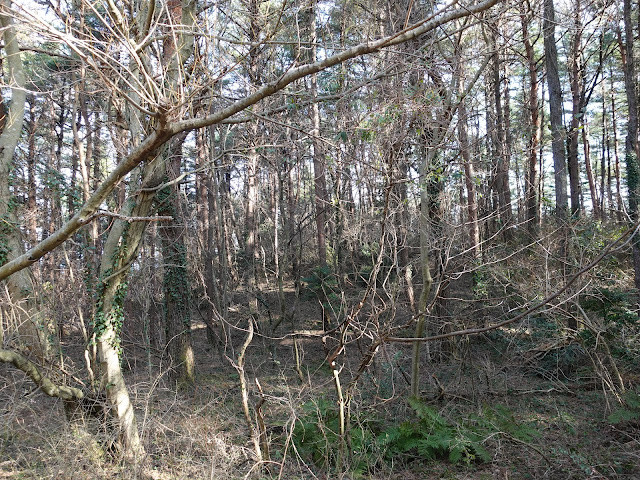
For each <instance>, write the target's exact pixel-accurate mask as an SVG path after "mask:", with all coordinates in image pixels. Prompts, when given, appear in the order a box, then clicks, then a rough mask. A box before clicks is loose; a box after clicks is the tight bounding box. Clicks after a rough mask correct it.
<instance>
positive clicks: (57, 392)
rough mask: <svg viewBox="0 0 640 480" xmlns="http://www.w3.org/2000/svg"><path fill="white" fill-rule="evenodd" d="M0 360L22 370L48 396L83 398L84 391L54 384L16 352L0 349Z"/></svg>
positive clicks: (70, 398) (68, 398)
mask: <svg viewBox="0 0 640 480" xmlns="http://www.w3.org/2000/svg"><path fill="white" fill-rule="evenodd" d="M0 362H3V363H11V364H12V365H13V366H14V367H16V368H17V369H19V370H22V371H23V372H24V373H25V374H26V375H27V376H28V377H29V378H31V380H33V381H34V382H35V383H36V385H38V387H40V390H42V391H43V392H44V393H46V394H47V395H49V396H50V397H57V398H61V399H62V400H67V401H68V400H80V399H82V398H84V393H83V392H82V390H80V389H79V388H74V387H67V386H66V385H56V384H55V383H53V382H52V381H51V380H50V379H49V378H47V377H45V376H44V375H42V373H40V369H39V368H38V366H37V365H36V364H35V363H33V362H32V361H31V360H29V359H27V358H26V357H24V356H23V355H20V354H19V353H18V352H14V351H12V350H5V349H0Z"/></svg>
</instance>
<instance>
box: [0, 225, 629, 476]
mask: <svg viewBox="0 0 640 480" xmlns="http://www.w3.org/2000/svg"><path fill="white" fill-rule="evenodd" d="M624 230H625V228H624V227H619V226H612V225H601V224H599V223H597V222H591V221H586V220H585V221H582V222H581V223H576V224H574V226H573V227H572V229H571V230H570V231H569V232H568V233H567V232H565V233H564V235H566V237H565V238H567V243H566V244H567V251H568V252H569V253H568V255H567V257H566V259H562V258H560V257H559V256H558V244H559V237H558V235H560V234H561V233H559V232H557V231H554V232H548V233H545V232H542V233H541V235H540V237H539V239H538V240H535V241H532V240H531V239H530V237H528V235H526V234H524V233H522V234H516V235H515V236H514V237H513V238H511V239H510V240H509V242H506V243H505V242H502V241H496V242H494V243H493V244H487V245H485V246H484V251H483V255H482V258H481V259H478V260H476V261H475V263H470V261H469V258H468V252H464V251H461V252H460V253H459V254H458V253H456V252H455V250H454V249H448V250H446V255H447V257H446V258H445V257H444V253H443V254H442V255H441V256H439V257H437V258H435V259H434V260H433V264H432V268H436V267H437V268H439V271H437V268H436V274H435V278H436V281H435V284H434V285H436V287H437V289H438V295H435V296H433V298H432V299H431V302H430V305H429V315H428V324H429V328H428V335H431V336H433V335H438V334H442V333H451V332H456V331H459V330H464V329H469V328H482V327H488V326H491V325H495V324H497V323H500V322H502V321H505V320H507V319H509V318H512V317H514V316H516V315H518V314H519V313H522V312H524V311H526V310H527V309H528V308H529V307H531V306H532V305H534V304H537V303H544V302H541V301H542V300H544V299H545V298H548V297H552V296H553V294H554V293H555V292H556V291H557V290H559V289H560V288H561V287H562V285H563V282H566V281H567V279H571V278H572V276H573V275H574V274H575V273H577V272H578V271H579V270H580V269H581V267H582V266H584V265H587V264H589V263H590V262H591V261H593V260H594V259H595V258H596V257H598V255H600V253H601V252H602V251H603V249H604V248H605V247H606V246H607V245H609V244H610V243H611V242H613V241H614V240H615V239H616V238H618V237H619V236H620V235H621V234H622V232H623V231H624ZM379 248H380V246H379V245H378V246H375V245H367V250H366V251H365V250H364V249H363V250H362V251H359V252H353V254H352V255H351V258H350V261H347V260H345V261H344V264H343V265H342V266H336V265H330V266H329V267H317V266H316V265H314V264H312V263H309V264H304V263H303V264H302V265H301V278H300V282H299V283H298V284H297V285H296V286H294V282H293V279H288V281H287V283H286V286H287V288H286V292H285V301H286V308H284V309H282V310H281V309H280V305H279V302H280V301H281V297H279V295H278V285H277V282H274V280H273V279H270V280H269V281H267V280H268V278H267V277H268V275H267V276H265V277H263V283H262V284H261V286H260V290H259V291H258V292H253V291H250V290H247V289H246V288H245V287H244V285H243V284H241V283H239V284H238V285H235V286H234V293H233V295H232V296H230V302H229V308H228V311H229V313H228V314H225V315H219V316H218V317H217V318H216V322H215V325H214V327H215V328H214V331H209V332H208V335H207V333H205V332H206V330H207V329H206V328H205V324H206V322H203V321H202V320H204V319H203V318H202V315H203V312H204V311H205V310H206V309H205V308H203V304H202V302H206V301H208V300H207V299H203V298H202V291H203V288H202V286H201V285H199V284H198V279H199V278H202V276H201V275H200V273H199V272H198V271H197V270H198V269H197V268H195V267H193V265H196V264H197V262H195V260H196V259H191V260H192V261H191V265H192V266H191V267H190V268H191V269H192V270H193V271H192V273H191V275H190V278H191V279H192V287H193V291H194V299H193V302H194V309H193V316H192V321H193V331H192V334H193V342H194V345H195V351H196V355H197V362H198V364H197V365H198V372H197V381H196V384H195V385H190V386H189V385H183V386H181V387H180V388H178V389H177V390H176V389H175V388H173V387H172V386H171V385H169V383H168V381H167V370H168V368H169V366H168V365H167V359H166V357H165V356H164V351H163V348H162V345H163V342H164V341H165V339H163V338H162V323H161V320H162V298H161V285H162V283H161V279H160V278H158V275H160V273H159V271H154V270H153V267H152V266H151V262H150V261H149V259H145V258H144V257H142V258H141V260H140V262H139V264H138V265H137V266H136V268H135V269H134V271H133V272H132V276H131V279H130V285H129V293H128V297H127V302H126V318H127V324H126V325H125V327H124V329H123V332H122V335H123V342H122V345H123V356H122V362H123V365H124V366H125V367H126V369H127V372H128V373H127V379H128V382H129V387H130V389H131V391H132V397H133V400H134V403H135V406H136V409H137V415H138V416H139V418H140V420H139V423H140V428H141V430H142V434H143V437H144V438H145V442H146V444H147V452H148V454H149V458H148V459H147V461H146V463H144V464H142V465H140V466H139V467H140V469H139V470H137V471H138V472H146V474H148V475H150V476H151V478H218V477H219V476H220V475H223V474H224V475H228V476H230V477H232V478H235V477H237V478H241V477H243V476H247V477H255V478H265V477H273V478H307V477H309V478H318V477H317V476H318V475H325V476H328V478H378V477H388V476H389V475H391V476H393V475H398V476H406V472H408V471H411V472H414V473H415V474H416V475H419V477H420V478H430V477H429V475H434V477H433V478H461V477H456V475H458V474H461V475H463V474H464V472H467V471H468V470H475V471H477V472H480V473H482V472H484V473H486V474H487V475H490V474H491V475H493V474H495V472H496V471H497V470H495V469H496V468H499V469H504V472H505V473H503V475H505V477H504V478H584V477H585V475H600V476H601V478H633V475H637V474H638V472H639V470H638V464H639V463H640V462H639V461H638V454H637V451H638V446H640V395H639V390H638V380H639V378H640V377H639V373H638V365H639V364H640V344H639V341H638V338H639V335H640V326H639V323H638V309H637V305H638V297H637V294H636V292H635V291H634V290H633V288H632V278H631V268H630V266H629V264H630V249H629V244H628V242H627V243H626V244H624V243H623V244H622V247H621V248H618V249H614V250H613V251H612V252H611V253H610V254H609V255H607V256H606V257H605V258H603V259H602V260H601V261H600V262H598V263H597V265H595V266H594V267H593V268H592V269H590V270H589V271H587V272H584V273H583V274H581V275H580V277H579V278H577V279H575V281H574V282H573V283H572V285H571V288H569V289H567V291H565V292H564V293H563V294H562V295H561V296H560V297H558V298H554V299H553V300H552V301H550V302H548V303H544V304H543V305H541V306H540V308H538V309H537V310H535V311H533V312H531V313H530V314H528V315H526V316H525V317H524V318H523V319H522V320H521V321H518V322H517V323H515V324H509V325H506V326H505V327H503V328H499V329H493V330H491V329H490V330H487V331H486V332H483V333H481V334H476V335H454V336H451V337H448V338H445V339H443V340H438V341H433V342H428V343H425V344H424V345H423V346H422V349H421V354H420V363H421V370H420V372H421V373H420V388H419V392H420V395H419V397H415V396H411V395H410V384H411V368H412V367H411V358H412V355H413V353H414V351H413V345H411V344H408V343H403V342H397V341H394V340H388V341H380V340H381V339H383V338H387V339H388V338H390V337H393V338H394V339H397V338H402V337H411V336H413V335H414V328H415V319H416V316H415V314H414V312H413V311H412V309H411V306H410V302H409V298H408V295H407V285H406V284H405V283H404V277H403V275H402V274H401V272H400V271H399V269H398V268H397V265H395V264H394V263H393V262H392V261H391V256H390V255H387V254H385V255H383V256H381V257H378V256H377V255H376V253H377V252H378V251H379V250H377V249H379ZM382 248H386V247H385V246H382ZM442 251H443V252H444V249H443V250H442ZM309 258H312V255H311V254H310V255H309ZM380 258H381V259H382V260H381V261H377V260H378V259H380ZM413 261H414V262H415V266H416V267H417V265H418V263H417V262H418V261H419V259H418V258H414V259H413ZM347 266H348V267H349V268H347ZM77 268H78V272H81V266H80V265H77ZM267 268H268V265H267ZM419 270H420V269H419V268H414V271H418V272H419ZM61 280H64V281H60V282H57V283H55V284H46V285H43V286H42V288H43V289H44V290H45V291H47V292H48V294H47V295H46V298H47V301H48V302H49V303H50V304H49V305H48V306H49V311H50V312H51V314H52V315H54V316H55V318H56V319H57V321H58V325H59V327H60V334H61V341H60V349H61V351H60V355H59V358H58V359H57V360H56V365H51V367H50V371H51V373H52V374H53V373H54V372H57V373H56V375H57V378H59V379H62V378H66V379H67V381H69V379H73V380H71V381H78V382H81V381H83V380H82V379H86V378H87V373H86V371H85V369H84V365H85V363H84V359H83V355H84V353H83V352H84V348H85V344H84V340H83V338H84V335H83V333H82V332H83V327H82V325H81V322H80V320H81V319H80V318H79V317H78V310H77V306H78V305H81V304H84V305H89V304H90V300H91V299H90V298H88V297H87V298H84V299H81V301H80V303H79V302H78V299H77V297H74V300H73V301H72V300H71V298H70V293H69V292H73V291H82V282H83V279H82V275H76V276H75V277H74V278H71V277H69V276H68V275H66V276H64V278H63V279H61ZM420 282H421V279H420V276H419V275H417V276H416V277H415V278H414V283H415V285H414V287H415V288H416V290H418V291H419V288H420ZM295 287H297V288H295ZM434 288H435V287H434ZM85 295H86V294H85ZM253 296H258V297H259V298H258V300H259V301H258V311H257V312H256V311H253V310H252V307H251V305H252V304H253V302H252V299H253ZM363 300H364V302H363ZM361 302H362V303H361ZM282 311H284V317H283V318H281V317H282ZM223 318H224V321H222V320H223ZM345 321H348V322H350V323H349V328H348V329H346V330H343V329H341V328H340V327H341V326H343V325H344V324H345ZM249 322H253V324H254V325H255V327H256V332H255V335H254V337H253V340H252V343H251V344H250V345H249V346H248V347H247V348H246V350H245V349H244V348H243V345H245V342H246V340H247V326H248V324H249ZM209 323H210V322H209ZM85 328H86V327H85ZM323 328H324V329H325V331H324V332H323V331H322V329H323ZM85 335H86V334H85ZM341 340H342V342H343V344H344V348H340V350H339V351H336V350H337V347H339V346H341V345H342V344H341V343H340V341H341ZM376 342H377V348H375V349H372V348H371V347H372V345H374V344H376ZM245 346H246V345H245ZM371 353H373V354H372V355H369V356H368V354H371ZM240 354H242V355H243V356H244V358H243V362H242V368H239V365H238V363H239V362H238V356H239V355H240ZM328 357H331V358H329V359H328ZM332 364H333V365H335V367H334V368H332ZM1 368H2V370H1V375H2V387H1V388H0V395H2V401H1V402H0V403H2V404H3V408H2V410H3V411H2V412H0V416H1V417H2V418H3V421H2V427H0V431H1V435H0V465H3V466H2V470H0V471H7V472H13V473H14V474H15V475H16V477H15V478H54V477H56V476H57V478H63V477H65V478H80V476H81V475H89V476H91V477H95V478H102V477H105V478H106V477H107V476H110V475H113V474H114V472H116V474H118V475H121V476H122V477H123V478H124V477H127V475H132V478H133V477H135V475H137V474H135V473H126V472H128V471H129V470H128V468H129V467H128V466H126V462H124V461H123V460H122V459H121V458H120V457H119V455H118V449H117V446H116V443H115V439H116V437H117V432H114V428H113V426H112V425H111V424H110V421H109V418H108V415H105V416H103V417H99V418H96V417H95V416H87V415H85V416H83V417H82V418H81V419H78V418H75V419H74V420H73V421H71V422H68V421H65V420H63V418H64V417H63V416H62V412H63V406H62V404H61V403H60V402H57V401H55V400H52V399H48V398H46V397H44V396H43V395H41V394H40V393H39V392H38V391H37V389H35V388H34V387H33V386H32V385H31V384H29V382H28V381H27V380H25V379H24V378H23V375H22V374H20V373H19V372H16V371H15V370H11V369H9V368H6V367H5V366H2V367H1ZM242 379H244V380H245V382H246V389H247V393H248V397H247V399H246V405H243V398H242V397H243V395H242V393H243V388H241V386H240V385H241V384H242V382H241V380H242ZM245 406H246V407H248V411H246V412H245V414H243V408H244V407H245ZM256 446H259V447H261V457H262V458H261V459H258V458H257V455H256V448H255V447H256ZM134 470H135V469H134ZM500 471H503V470H500ZM78 472H82V473H81V474H80V473H78ZM149 472H151V473H149ZM402 472H405V473H402ZM461 472H462V473H461ZM491 472H494V473H491ZM60 475H62V476H60ZM79 475H80V476H79ZM154 475H155V476H154ZM163 475H164V476H163ZM296 475H297V477H294V476H296ZM447 475H450V476H447ZM508 475H510V476H508ZM83 478H87V477H83ZM481 478H485V477H481ZM486 478H493V477H486ZM496 478H497V477H496ZM500 478H502V477H500Z"/></svg>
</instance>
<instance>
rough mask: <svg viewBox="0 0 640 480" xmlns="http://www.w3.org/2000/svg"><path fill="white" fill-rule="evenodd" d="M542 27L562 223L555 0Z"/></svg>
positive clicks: (564, 202)
mask: <svg viewBox="0 0 640 480" xmlns="http://www.w3.org/2000/svg"><path fill="white" fill-rule="evenodd" d="M543 30H544V52H545V64H546V67H547V85H548V87H549V121H550V122H551V150H552V153H553V168H554V179H555V189H556V217H557V218H558V220H559V221H560V222H565V221H566V220H567V213H568V208H569V201H568V196H567V162H566V156H565V131H564V126H563V124H562V87H561V85H560V76H559V74H558V51H557V49H556V39H555V9H554V6H553V0H544V22H543Z"/></svg>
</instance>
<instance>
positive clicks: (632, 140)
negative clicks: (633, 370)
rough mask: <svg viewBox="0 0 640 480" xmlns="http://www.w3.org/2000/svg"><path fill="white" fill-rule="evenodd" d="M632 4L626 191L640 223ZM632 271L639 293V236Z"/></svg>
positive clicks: (627, 6)
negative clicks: (639, 211)
mask: <svg viewBox="0 0 640 480" xmlns="http://www.w3.org/2000/svg"><path fill="white" fill-rule="evenodd" d="M631 10H632V3H631V0H624V7H623V18H624V33H625V41H624V45H621V46H622V47H623V48H622V51H623V54H622V61H623V70H624V85H625V91H626V94H627V104H628V106H629V108H628V111H629V120H628V122H627V136H626V139H625V160H626V164H627V187H628V189H629V214H630V215H631V218H632V220H633V221H634V222H637V221H638V216H639V215H638V205H639V204H640V166H639V165H638V158H639V157H640V153H639V151H638V87H637V84H636V67H635V59H634V57H633V55H634V52H633V50H634V44H633V42H634V32H633V27H634V25H633V23H632V18H631V17H632V11H631ZM632 245H633V269H634V281H635V286H636V289H637V290H639V291H640V235H638V233H636V234H635V235H634V238H633V244H632Z"/></svg>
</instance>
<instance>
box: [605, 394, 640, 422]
mask: <svg viewBox="0 0 640 480" xmlns="http://www.w3.org/2000/svg"><path fill="white" fill-rule="evenodd" d="M636 420H640V394H639V393H638V392H635V391H632V390H631V391H628V392H627V393H625V395H624V407H622V408H619V409H618V410H616V411H615V412H613V413H612V414H611V415H609V421H610V422H611V423H624V422H633V421H636Z"/></svg>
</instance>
